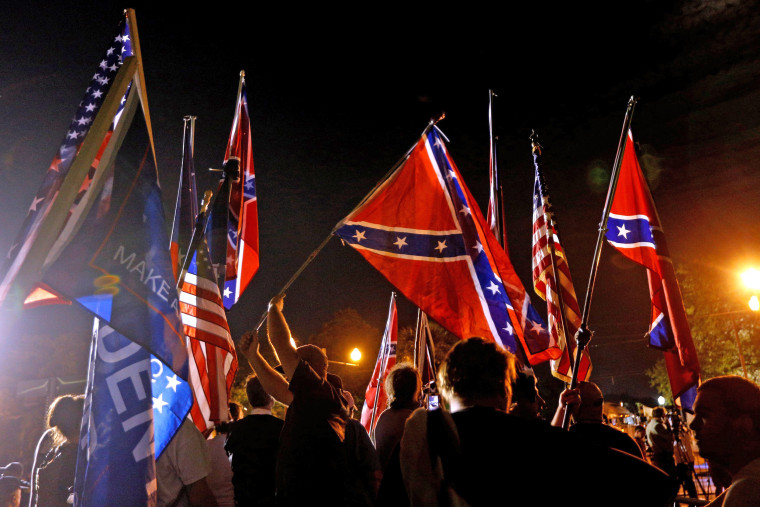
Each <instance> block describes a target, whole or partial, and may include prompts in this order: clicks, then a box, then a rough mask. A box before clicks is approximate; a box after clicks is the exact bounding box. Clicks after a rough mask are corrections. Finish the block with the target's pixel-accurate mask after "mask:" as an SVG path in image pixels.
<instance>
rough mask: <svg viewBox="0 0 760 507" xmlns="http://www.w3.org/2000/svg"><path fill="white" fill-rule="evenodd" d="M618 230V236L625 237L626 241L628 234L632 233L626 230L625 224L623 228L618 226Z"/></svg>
mask: <svg viewBox="0 0 760 507" xmlns="http://www.w3.org/2000/svg"><path fill="white" fill-rule="evenodd" d="M617 228H618V236H623V237H624V238H625V239H628V233H629V232H631V231H629V230H628V229H626V228H625V224H623V225H622V226H617Z"/></svg>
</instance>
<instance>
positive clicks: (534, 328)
mask: <svg viewBox="0 0 760 507" xmlns="http://www.w3.org/2000/svg"><path fill="white" fill-rule="evenodd" d="M532 324H533V326H531V328H530V330H531V331H534V332H536V333H543V332H544V326H542V325H541V324H539V323H538V322H533V323H532Z"/></svg>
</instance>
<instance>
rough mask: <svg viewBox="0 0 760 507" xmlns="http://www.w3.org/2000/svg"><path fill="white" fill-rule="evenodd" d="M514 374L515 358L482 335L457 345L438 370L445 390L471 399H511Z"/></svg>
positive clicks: (446, 392)
mask: <svg viewBox="0 0 760 507" xmlns="http://www.w3.org/2000/svg"><path fill="white" fill-rule="evenodd" d="M514 376H515V366H514V358H513V357H512V356H511V355H507V354H506V353H505V352H504V351H503V350H501V349H500V348H498V346H497V345H496V344H495V343H493V342H487V341H485V340H483V339H482V338H469V339H467V340H465V341H461V342H459V343H457V344H456V345H454V347H452V348H451V350H450V351H449V353H448V354H447V355H446V358H445V359H444V360H443V363H441V367H440V368H439V369H438V382H439V384H440V388H441V392H442V393H443V394H444V395H445V396H447V397H449V398H451V397H452V396H456V397H457V398H459V399H462V400H469V401H475V400H478V399H486V398H493V397H500V398H501V397H503V398H505V399H507V400H508V399H509V394H510V392H511V384H512V380H513V378H514Z"/></svg>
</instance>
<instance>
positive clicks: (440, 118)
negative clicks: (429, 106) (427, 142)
mask: <svg viewBox="0 0 760 507" xmlns="http://www.w3.org/2000/svg"><path fill="white" fill-rule="evenodd" d="M444 118H446V111H441V115H440V116H438V119H435V118H430V125H431V126H435V125H438V122H439V121H441V120H443V119H444Z"/></svg>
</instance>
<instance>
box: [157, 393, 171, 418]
mask: <svg viewBox="0 0 760 507" xmlns="http://www.w3.org/2000/svg"><path fill="white" fill-rule="evenodd" d="M168 404H169V403H168V402H166V401H164V395H163V394H159V395H158V398H153V410H158V413H159V414H162V413H163V409H164V407H165V406H166V405H168Z"/></svg>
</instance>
